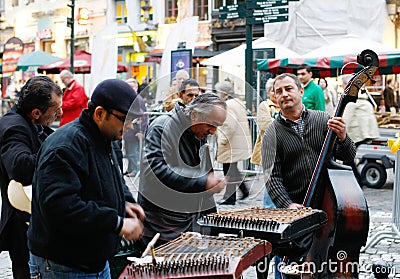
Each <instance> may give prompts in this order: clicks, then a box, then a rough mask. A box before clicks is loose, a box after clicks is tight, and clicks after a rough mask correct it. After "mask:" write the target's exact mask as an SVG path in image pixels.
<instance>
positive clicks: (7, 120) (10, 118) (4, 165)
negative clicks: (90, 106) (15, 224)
mask: <svg viewBox="0 0 400 279" xmlns="http://www.w3.org/2000/svg"><path fill="white" fill-rule="evenodd" d="M43 132H44V133H42V135H41V137H40V138H39V135H38V129H37V128H36V126H35V125H34V124H33V123H32V121H31V120H30V119H28V118H26V117H24V116H22V115H20V114H19V113H17V112H16V108H15V106H14V107H13V108H12V109H11V110H10V111H9V112H7V113H6V114H5V115H4V116H3V117H1V118H0V148H1V151H0V156H1V164H0V186H1V200H2V206H1V222H0V251H1V250H7V243H4V241H1V240H2V239H3V237H2V236H3V235H4V234H6V233H7V224H8V222H9V221H10V220H11V218H17V219H18V220H19V221H21V222H26V221H29V215H28V213H25V212H21V211H19V210H17V209H15V208H14V207H12V206H11V204H10V202H9V200H8V195H7V189H8V184H9V183H10V181H11V179H14V180H15V181H17V182H20V183H22V184H23V185H30V184H32V177H33V173H34V170H35V161H36V155H37V152H38V150H39V148H40V145H41V142H42V140H43V139H44V138H46V137H47V134H50V133H51V132H52V130H51V129H50V128H49V127H45V130H44V131H43Z"/></svg>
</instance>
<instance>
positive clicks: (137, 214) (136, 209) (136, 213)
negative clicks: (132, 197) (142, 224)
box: [125, 202, 146, 221]
mask: <svg viewBox="0 0 400 279" xmlns="http://www.w3.org/2000/svg"><path fill="white" fill-rule="evenodd" d="M125 211H126V215H127V216H129V217H132V218H139V219H140V220H141V221H143V220H144V219H145V218H146V215H145V214H144V210H143V208H142V207H141V206H140V205H138V204H136V203H130V202H127V203H125Z"/></svg>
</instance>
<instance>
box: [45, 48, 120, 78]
mask: <svg viewBox="0 0 400 279" xmlns="http://www.w3.org/2000/svg"><path fill="white" fill-rule="evenodd" d="M91 66H92V55H91V54H90V53H89V52H86V51H84V50H78V51H76V52H75V53H74V72H75V73H78V74H88V73H90V69H91ZM70 68H71V63H70V57H67V58H64V59H62V60H60V61H56V62H53V63H50V64H47V65H45V66H42V67H39V68H38V71H39V72H40V73H42V72H44V71H46V73H47V74H58V73H60V72H61V71H62V70H69V69H70ZM117 71H118V72H119V73H120V72H126V71H127V69H126V67H125V66H123V65H120V64H118V69H117Z"/></svg>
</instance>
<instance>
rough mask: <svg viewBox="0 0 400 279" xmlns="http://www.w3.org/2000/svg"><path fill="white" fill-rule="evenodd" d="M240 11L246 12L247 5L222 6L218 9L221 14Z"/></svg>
mask: <svg viewBox="0 0 400 279" xmlns="http://www.w3.org/2000/svg"><path fill="white" fill-rule="evenodd" d="M238 10H246V4H245V3H239V4H235V5H227V6H221V7H219V8H218V11H219V12H235V11H238Z"/></svg>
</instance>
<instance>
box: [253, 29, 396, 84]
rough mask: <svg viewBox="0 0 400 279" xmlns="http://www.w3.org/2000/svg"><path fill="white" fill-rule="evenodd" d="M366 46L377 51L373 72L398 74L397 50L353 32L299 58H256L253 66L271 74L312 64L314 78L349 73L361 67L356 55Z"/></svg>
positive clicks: (293, 70) (292, 71) (290, 71)
mask: <svg viewBox="0 0 400 279" xmlns="http://www.w3.org/2000/svg"><path fill="white" fill-rule="evenodd" d="M366 48H369V49H371V50H373V51H375V52H376V53H377V54H378V57H379V70H378V71H377V72H376V75H378V74H381V75H386V74H398V73H400V67H399V65H400V64H399V62H400V50H399V49H396V48H392V47H390V46H387V45H385V44H381V43H378V42H375V41H371V40H368V39H361V38H360V37H357V36H354V35H348V36H345V37H344V38H343V39H341V40H338V41H336V42H334V43H333V44H330V45H327V46H323V47H320V48H317V49H315V50H312V51H310V52H308V53H306V54H304V55H302V56H301V57H297V58H283V59H260V60H257V69H258V70H261V71H269V72H271V73H275V74H280V73H284V72H289V73H294V72H295V71H296V69H297V68H298V66H299V65H301V64H307V65H309V66H311V67H312V69H313V76H314V77H334V76H337V75H340V74H351V73H355V72H358V71H359V70H360V69H361V68H362V67H361V66H360V65H358V64H357V54H358V53H360V52H361V51H363V50H364V49H366ZM343 67H344V68H343ZM342 68H343V71H342V70H341V69H342Z"/></svg>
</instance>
